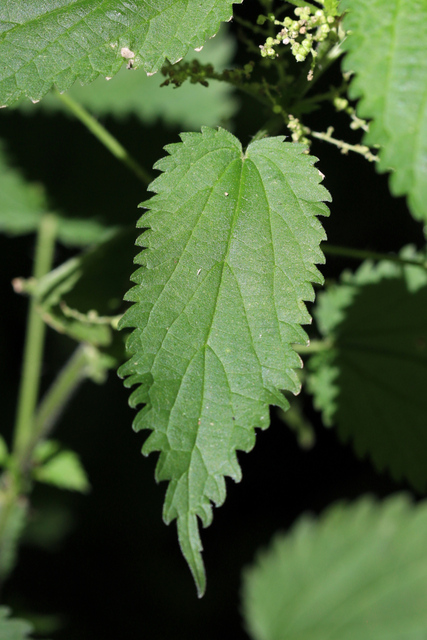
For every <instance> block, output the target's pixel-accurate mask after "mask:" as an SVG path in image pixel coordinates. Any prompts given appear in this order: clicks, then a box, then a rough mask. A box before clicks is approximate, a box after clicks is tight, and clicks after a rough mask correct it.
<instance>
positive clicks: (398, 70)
mask: <svg viewBox="0 0 427 640" xmlns="http://www.w3.org/2000/svg"><path fill="white" fill-rule="evenodd" d="M340 8H341V10H343V11H344V10H348V13H347V14H346V15H345V17H344V21H343V25H344V28H345V29H349V30H350V31H351V33H350V35H349V36H348V38H347V40H346V41H345V43H344V49H345V50H346V51H347V52H348V53H347V56H346V57H345V59H344V62H343V68H344V69H345V70H346V71H350V70H351V71H354V72H355V73H356V77H355V78H354V79H353V80H352V83H351V85H350V96H351V97H352V98H360V101H359V103H358V106H357V113H358V115H359V116H360V117H362V118H367V119H372V122H371V124H370V130H369V133H368V134H367V135H366V136H365V139H364V142H365V143H366V144H368V145H380V146H381V151H380V156H379V157H380V162H379V163H378V164H377V168H378V169H379V171H390V170H392V174H391V177H390V188H391V191H392V193H393V194H394V195H396V196H401V195H406V194H407V195H408V203H409V206H410V208H411V211H412V213H413V215H414V216H415V217H416V218H419V219H422V220H423V221H424V222H425V221H427V205H426V203H427V56H426V55H425V46H424V45H425V43H427V2H425V1H424V0H405V1H404V2H401V1H400V0H342V2H341V4H340Z"/></svg>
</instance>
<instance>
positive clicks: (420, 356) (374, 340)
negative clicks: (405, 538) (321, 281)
mask: <svg viewBox="0 0 427 640" xmlns="http://www.w3.org/2000/svg"><path fill="white" fill-rule="evenodd" d="M402 256H403V257H406V258H409V259H414V260H416V259H417V255H416V254H415V253H414V252H413V250H411V249H410V248H407V249H406V250H405V251H404V252H403V253H402ZM419 260H420V262H421V261H422V260H421V258H419ZM314 314H315V318H316V320H317V323H318V326H319V329H320V331H321V333H322V334H323V336H324V337H325V338H326V339H328V340H329V341H330V342H331V347H330V348H328V349H327V350H325V351H324V352H321V353H319V354H316V355H314V356H312V357H311V359H310V361H309V366H308V368H309V370H311V374H310V376H309V379H308V388H309V390H310V391H311V392H312V393H313V394H314V400H315V405H316V406H317V408H319V409H320V410H321V411H322V413H323V419H324V422H325V424H326V425H328V424H335V425H336V426H337V429H338V434H339V435H340V437H341V438H342V439H343V440H344V441H348V440H351V441H352V442H353V444H354V447H355V450H356V452H357V453H358V455H360V456H365V455H368V456H369V457H370V458H371V459H372V461H373V462H374V464H375V466H376V467H377V468H378V469H379V470H383V469H388V470H389V471H390V473H391V474H392V476H393V477H394V478H395V479H396V480H401V479H402V478H406V479H407V480H409V482H411V484H412V485H413V486H414V487H416V488H417V489H419V490H420V491H425V488H426V486H427V470H426V464H425V461H426V459H427V396H426V393H425V381H426V378H427V347H426V345H427V273H426V271H425V269H424V268H423V267H412V266H405V267H401V266H400V265H397V264H394V263H390V262H381V263H379V264H378V265H377V266H375V267H374V266H372V264H371V263H369V262H367V263H365V264H364V265H362V266H361V267H360V269H359V270H358V271H357V272H356V273H355V274H354V275H352V274H349V273H347V274H346V275H344V276H343V279H342V281H341V283H340V284H339V285H334V286H331V287H329V288H328V289H327V290H326V291H325V292H323V293H321V294H320V295H319V297H318V300H317V305H316V310H315V312H314Z"/></svg>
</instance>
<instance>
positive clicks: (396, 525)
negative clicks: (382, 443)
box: [243, 495, 427, 640]
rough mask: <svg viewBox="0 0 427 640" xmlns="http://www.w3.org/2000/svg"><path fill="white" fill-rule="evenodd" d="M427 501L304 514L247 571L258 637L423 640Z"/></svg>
mask: <svg viewBox="0 0 427 640" xmlns="http://www.w3.org/2000/svg"><path fill="white" fill-rule="evenodd" d="M426 537H427V504H426V503H425V502H423V503H421V504H419V505H417V506H414V505H413V504H411V502H410V500H409V498H408V497H407V496H405V495H397V496H392V497H391V498H389V499H387V500H385V501H384V502H382V503H378V502H377V501H376V500H374V499H373V498H371V497H364V498H362V499H360V500H358V501H357V502H356V503H354V504H351V505H344V504H337V505H335V506H333V507H332V508H330V509H329V510H328V511H326V513H325V514H324V515H322V516H321V517H320V518H319V519H318V520H317V521H316V520H314V519H313V518H311V517H308V516H303V517H302V518H301V519H300V520H299V521H298V522H297V523H296V525H295V526H294V527H293V529H292V530H291V531H290V532H289V533H288V534H286V535H281V536H278V537H277V538H276V539H275V540H274V541H273V543H272V544H271V545H270V547H269V548H268V549H267V550H266V551H263V552H262V553H261V554H259V556H258V558H257V560H256V561H255V564H254V566H253V567H252V568H250V569H249V570H247V571H246V572H245V574H244V582H243V608H244V617H245V620H246V625H247V628H248V630H249V633H250V636H251V637H252V638H253V639H254V640H302V639H304V640H379V638H381V640H403V639H405V640H409V639H411V640H423V639H424V638H425V637H426V629H427V607H426V601H427V547H426V544H425V540H426Z"/></svg>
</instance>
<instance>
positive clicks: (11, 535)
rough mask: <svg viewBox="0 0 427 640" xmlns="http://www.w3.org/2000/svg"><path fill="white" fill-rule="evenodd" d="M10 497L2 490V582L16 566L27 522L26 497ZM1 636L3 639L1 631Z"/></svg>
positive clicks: (0, 563)
mask: <svg viewBox="0 0 427 640" xmlns="http://www.w3.org/2000/svg"><path fill="white" fill-rule="evenodd" d="M3 478H4V476H3ZM10 499H11V498H10V495H9V494H7V493H6V492H4V491H0V519H1V520H2V522H3V521H5V529H4V530H3V531H2V536H1V543H0V581H2V582H3V581H4V580H5V579H6V578H7V577H8V575H9V574H10V573H11V571H12V569H13V568H14V566H15V563H16V554H17V549H18V545H19V542H20V538H21V535H22V533H23V530H24V527H25V524H26V517H27V509H28V504H27V500H26V498H23V497H20V498H16V499H15V501H14V502H12V503H11V502H10ZM4 510H8V513H7V511H6V513H7V516H6V519H5V520H3V518H2V517H1V516H3V511H4ZM0 629H1V626H0ZM0 638H1V639H2V640H3V636H2V635H1V633H0Z"/></svg>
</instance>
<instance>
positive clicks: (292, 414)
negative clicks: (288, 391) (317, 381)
mask: <svg viewBox="0 0 427 640" xmlns="http://www.w3.org/2000/svg"><path fill="white" fill-rule="evenodd" d="M277 415H278V417H279V419H280V420H281V421H282V422H284V423H285V425H286V426H287V427H288V428H289V429H290V430H291V431H293V432H294V433H295V437H296V439H297V442H298V444H299V446H300V447H301V449H311V448H312V447H313V446H314V444H315V441H316V436H315V433H314V429H313V425H312V424H311V423H310V422H309V420H308V419H307V417H306V416H305V415H304V409H303V406H302V403H301V402H300V399H299V398H292V399H289V409H288V410H287V411H283V410H282V409H279V410H278V411H277Z"/></svg>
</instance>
